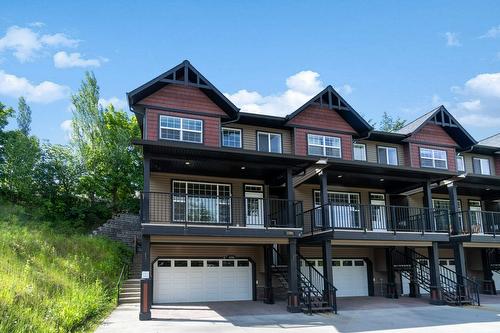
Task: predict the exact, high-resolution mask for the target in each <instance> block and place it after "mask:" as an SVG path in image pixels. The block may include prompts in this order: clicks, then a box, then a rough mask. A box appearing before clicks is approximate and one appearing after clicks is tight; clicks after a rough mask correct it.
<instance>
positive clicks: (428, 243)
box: [128, 61, 500, 319]
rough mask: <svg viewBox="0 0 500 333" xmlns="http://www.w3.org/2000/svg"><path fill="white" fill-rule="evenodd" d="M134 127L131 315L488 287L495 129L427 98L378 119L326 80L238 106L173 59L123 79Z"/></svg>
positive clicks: (497, 148) (445, 299) (303, 305)
mask: <svg viewBox="0 0 500 333" xmlns="http://www.w3.org/2000/svg"><path fill="white" fill-rule="evenodd" d="M128 101H129V105H130V108H131V110H132V111H133V112H134V113H135V115H136V117H137V120H138V122H139V125H140V127H141V131H142V137H141V139H140V140H136V141H135V142H134V143H135V144H137V145H140V146H142V148H143V153H144V191H143V192H142V193H141V221H142V231H143V238H142V251H143V261H142V271H143V272H142V279H141V305H140V318H141V319H150V317H151V307H152V306H154V305H155V304H163V303H180V302H213V301H238V300H254V301H263V302H264V303H273V302H275V301H277V300H280V299H284V300H286V306H287V309H288V310H289V311H291V312H298V311H306V312H315V311H337V302H336V300H337V298H339V297H353V296H360V297H363V296H364V297H370V296H384V297H391V298H398V297H402V296H408V297H419V296H421V297H428V298H429V301H430V302H431V303H433V304H464V303H465V304H479V303H480V294H481V293H490V294H496V289H497V288H500V252H499V251H498V250H497V249H498V248H499V247H500V238H499V237H497V234H498V233H499V232H500V212H499V207H498V199H500V177H499V176H500V155H499V154H498V153H499V152H500V135H497V136H493V137H490V138H487V139H485V140H483V141H480V142H477V141H476V140H475V139H474V138H473V137H472V136H471V135H470V134H469V133H468V132H467V131H466V129H464V128H463V127H462V126H461V125H460V123H459V122H458V121H457V120H456V119H455V118H454V117H453V116H452V115H451V114H450V113H449V112H448V111H447V110H446V108H445V107H444V106H439V107H437V108H436V109H434V110H431V111H430V112H428V113H427V114H425V115H423V116H421V117H420V118H418V119H416V120H414V121H413V122H410V123H408V124H407V125H406V126H405V127H403V128H402V129H400V130H398V131H396V132H383V131H378V130H375V129H374V128H373V127H372V126H371V125H370V124H369V123H368V122H367V121H366V120H365V119H363V118H362V117H361V116H360V115H359V114H358V113H357V112H356V111H355V110H354V109H353V108H352V107H351V106H350V105H349V103H348V102H347V101H346V100H345V99H344V98H343V97H342V96H340V94H339V93H338V92H337V91H335V89H334V88H333V87H331V86H328V87H327V88H325V89H324V90H323V91H321V92H319V93H318V94H317V95H316V96H314V97H313V98H312V99H311V100H310V101H308V102H307V103H305V104H304V105H302V106H301V107H300V108H298V109H297V110H296V111H294V112H292V113H290V114H289V115H287V116H285V117H275V116H267V115H261V114H252V113H245V112H241V111H240V110H239V109H238V108H237V107H236V106H235V105H234V104H233V103H232V102H231V101H230V100H228V99H227V98H226V97H225V96H224V94H222V93H221V92H220V91H219V90H218V89H217V88H216V87H215V86H214V85H213V84H212V83H211V82H210V81H208V80H207V79H206V78H205V76H203V75H202V74H201V73H200V72H199V71H198V70H197V69H196V68H195V67H194V66H193V65H192V64H191V63H189V62H188V61H184V62H182V63H181V64H179V65H178V66H176V67H174V68H172V69H171V70H169V71H167V72H165V73H163V74H161V75H160V76H158V77H156V78H154V79H153V80H151V81H149V82H147V83H145V84H144V85H142V86H140V87H139V88H137V89H135V90H133V91H131V92H129V93H128Z"/></svg>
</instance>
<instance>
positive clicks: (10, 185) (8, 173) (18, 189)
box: [0, 131, 40, 203]
mask: <svg viewBox="0 0 500 333" xmlns="http://www.w3.org/2000/svg"><path fill="white" fill-rule="evenodd" d="M5 134H6V139H5V144H4V147H3V158H4V161H3V163H2V164H1V166H0V170H1V176H2V177H1V181H2V184H1V185H2V188H3V189H4V190H5V191H6V192H7V195H9V196H10V197H11V198H12V200H13V201H22V202H27V203H32V202H34V200H35V199H36V192H35V186H34V185H35V178H34V172H33V170H35V169H36V168H37V164H38V162H39V159H40V144H39V142H38V139H37V138H36V137H29V136H26V135H24V134H23V133H21V132H20V131H10V132H7V133H5Z"/></svg>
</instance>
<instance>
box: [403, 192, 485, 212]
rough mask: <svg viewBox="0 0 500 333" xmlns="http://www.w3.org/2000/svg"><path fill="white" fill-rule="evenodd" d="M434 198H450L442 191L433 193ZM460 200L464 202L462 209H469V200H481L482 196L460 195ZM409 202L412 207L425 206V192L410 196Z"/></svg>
mask: <svg viewBox="0 0 500 333" xmlns="http://www.w3.org/2000/svg"><path fill="white" fill-rule="evenodd" d="M432 198H433V199H445V200H448V199H449V197H448V195H447V194H440V193H433V194H432ZM458 200H460V202H461V203H462V210H468V209H469V200H481V198H480V197H474V196H466V195H459V196H458ZM408 204H409V206H410V207H423V206H424V194H423V192H420V193H416V194H413V195H410V196H408Z"/></svg>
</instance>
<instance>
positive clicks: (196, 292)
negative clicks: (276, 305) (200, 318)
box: [153, 259, 253, 304]
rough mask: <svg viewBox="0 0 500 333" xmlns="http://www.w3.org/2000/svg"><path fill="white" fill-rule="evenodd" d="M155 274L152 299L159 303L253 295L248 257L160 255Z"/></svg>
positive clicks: (208, 300)
mask: <svg viewBox="0 0 500 333" xmlns="http://www.w3.org/2000/svg"><path fill="white" fill-rule="evenodd" d="M153 274H154V275H153V302H154V303H157V304H158V303H182V302H214V301H245V300H252V299H253V297H252V296H253V288H252V281H253V279H252V263H251V262H250V261H248V260H244V259H160V260H157V261H156V263H155V264H154V273H153Z"/></svg>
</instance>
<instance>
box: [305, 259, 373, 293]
mask: <svg viewBox="0 0 500 333" xmlns="http://www.w3.org/2000/svg"><path fill="white" fill-rule="evenodd" d="M308 261H309V262H310V263H312V264H313V265H314V267H316V269H317V270H319V271H320V273H323V261H322V260H317V259H308ZM301 269H302V271H303V273H304V274H305V275H306V276H307V268H306V266H305V265H304V263H302V265H301ZM332 269H333V285H334V286H335V287H336V288H337V296H338V297H347V296H368V267H367V264H366V262H365V261H364V260H363V259H333V260H332ZM317 287H318V288H321V289H320V290H322V288H323V287H322V286H317Z"/></svg>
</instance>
